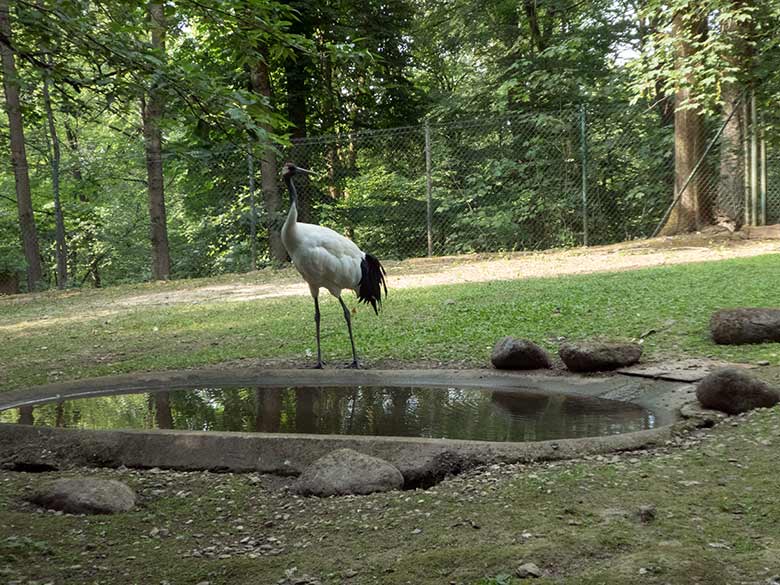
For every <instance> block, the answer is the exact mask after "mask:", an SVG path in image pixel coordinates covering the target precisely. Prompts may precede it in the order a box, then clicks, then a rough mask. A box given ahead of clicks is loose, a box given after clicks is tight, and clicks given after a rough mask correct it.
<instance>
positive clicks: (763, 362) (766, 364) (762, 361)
mask: <svg viewBox="0 0 780 585" xmlns="http://www.w3.org/2000/svg"><path fill="white" fill-rule="evenodd" d="M756 365H758V366H768V365H769V360H759V361H757V362H756Z"/></svg>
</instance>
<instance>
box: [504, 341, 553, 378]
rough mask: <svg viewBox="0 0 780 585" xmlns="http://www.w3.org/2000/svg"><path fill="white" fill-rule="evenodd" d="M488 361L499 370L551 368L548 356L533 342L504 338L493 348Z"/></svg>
mask: <svg viewBox="0 0 780 585" xmlns="http://www.w3.org/2000/svg"><path fill="white" fill-rule="evenodd" d="M490 361H491V362H492V363H493V365H494V366H495V367H496V368H499V369H501V370H537V369H541V368H551V367H552V362H551V361H550V356H549V355H547V352H546V351H544V350H543V349H542V348H541V347H539V346H538V345H536V344H535V343H534V342H533V341H528V340H527V339H516V338H514V337H510V336H507V337H504V338H503V339H499V340H498V341H497V342H496V345H494V346H493V352H492V353H491V354H490Z"/></svg>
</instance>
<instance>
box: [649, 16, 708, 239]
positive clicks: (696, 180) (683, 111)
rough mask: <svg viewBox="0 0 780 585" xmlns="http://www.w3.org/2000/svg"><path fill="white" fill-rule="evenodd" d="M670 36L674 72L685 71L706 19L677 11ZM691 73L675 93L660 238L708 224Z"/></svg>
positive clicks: (701, 135) (701, 134)
mask: <svg viewBox="0 0 780 585" xmlns="http://www.w3.org/2000/svg"><path fill="white" fill-rule="evenodd" d="M672 26H673V32H672V34H673V36H674V38H675V40H676V54H677V55H678V68H680V69H682V70H686V69H687V63H686V62H687V61H690V60H691V59H692V58H693V57H694V55H695V52H696V46H697V44H698V43H700V42H701V41H702V38H703V37H704V36H705V35H706V34H707V21H706V15H702V14H700V13H697V11H695V9H694V10H691V11H678V12H677V13H676V14H675V15H674V18H673V25H672ZM693 75H694V73H693V72H692V71H689V72H688V71H687V72H686V73H685V74H684V76H683V82H682V83H681V84H680V85H679V86H678V88H677V91H676V93H675V104H676V106H677V107H676V109H675V112H674V197H675V198H676V199H677V204H676V205H675V206H674V208H673V209H672V212H671V214H670V215H669V218H668V220H667V221H666V224H665V225H664V227H663V229H662V230H661V232H660V233H661V235H672V234H676V233H681V232H687V231H690V230H691V229H699V228H700V227H701V226H702V225H704V224H705V223H707V222H708V220H709V217H708V213H707V211H708V210H707V204H708V203H709V201H708V200H707V199H706V198H705V197H704V196H703V195H704V190H703V185H702V183H703V180H702V179H703V175H702V173H700V172H696V173H695V174H694V171H695V170H696V166H697V164H698V163H699V161H700V160H701V158H702V156H703V155H704V139H705V136H704V118H703V116H702V113H701V111H700V110H699V109H698V108H696V107H695V106H694V105H693V104H692V103H691V87H692V86H694V83H695V81H694V80H693Z"/></svg>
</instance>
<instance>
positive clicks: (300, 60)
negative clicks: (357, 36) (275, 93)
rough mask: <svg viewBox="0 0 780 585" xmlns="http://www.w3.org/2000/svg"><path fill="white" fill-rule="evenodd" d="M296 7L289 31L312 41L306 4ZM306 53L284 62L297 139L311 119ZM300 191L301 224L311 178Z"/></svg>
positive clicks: (302, 155)
mask: <svg viewBox="0 0 780 585" xmlns="http://www.w3.org/2000/svg"><path fill="white" fill-rule="evenodd" d="M292 5H293V7H294V8H296V9H297V10H299V11H300V16H299V18H298V19H297V20H295V21H294V22H293V24H292V26H291V27H290V32H291V33H294V34H299V35H302V36H304V37H306V38H308V39H310V38H312V28H313V27H312V23H311V22H310V21H309V17H308V11H307V6H306V3H305V2H293V3H292ZM309 61H310V60H309V57H308V55H307V53H305V52H304V51H302V50H296V52H295V55H294V56H293V57H290V58H289V59H288V60H287V62H286V63H285V67H284V75H285V82H286V86H287V119H288V120H289V121H290V122H291V128H290V135H291V137H292V138H293V140H295V139H296V138H306V136H307V132H308V130H307V125H306V122H307V119H308V101H309V100H308V97H309V92H310V90H311V87H310V83H309V77H308V76H309V73H308V71H307V66H308V64H309ZM294 151H297V152H296V155H295V158H296V160H294V161H293V162H294V163H295V164H297V165H298V166H301V167H303V168H308V167H309V160H308V159H309V157H308V153H307V152H306V147H305V146H303V147H298V148H297V149H294ZM295 185H296V187H297V188H298V221H302V222H311V220H312V212H311V211H312V206H311V186H310V181H309V177H308V175H305V174H304V175H299V176H298V177H297V178H296V180H295Z"/></svg>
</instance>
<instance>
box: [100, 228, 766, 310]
mask: <svg viewBox="0 0 780 585" xmlns="http://www.w3.org/2000/svg"><path fill="white" fill-rule="evenodd" d="M777 252H780V240H777V239H762V240H752V239H746V238H744V237H741V236H740V235H739V234H726V235H705V234H694V235H690V236H678V237H671V238H669V237H667V238H656V239H653V240H642V241H636V242H628V243H621V244H612V245H608V246H598V247H591V248H574V249H568V250H551V251H545V252H516V253H511V254H503V255H499V254H489V255H487V254H473V255H464V256H447V257H439V258H414V259H410V260H403V261H398V262H387V263H385V264H386V268H387V272H388V279H387V284H388V287H389V288H391V289H403V288H420V287H430V286H439V285H447V284H461V283H467V282H487V281H492V280H515V279H522V278H539V277H555V276H565V275H572V274H587V273H593V272H613V271H624V270H635V269H639V268H649V267H652V266H664V265H672V264H686V263H691V262H707V261H715V260H724V259H727V258H744V257H750V256H758V255H761V254H768V253H777ZM261 272H262V274H263V276H262V280H263V282H234V283H225V284H216V285H215V284H211V285H203V286H195V287H193V288H188V289H186V290H170V291H168V290H166V291H161V292H150V293H144V294H137V295H130V296H126V297H124V298H120V299H117V300H116V301H115V304H116V305H118V306H125V307H127V306H138V305H170V304H178V303H208V302H225V301H249V300H257V299H266V298H273V297H287V296H299V295H308V294H309V289H308V287H307V286H306V284H305V283H304V282H303V281H302V280H301V279H300V277H299V276H298V275H297V273H295V271H294V270H293V269H285V270H276V271H273V272H272V273H271V274H270V275H267V274H268V272H269V271H261Z"/></svg>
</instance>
